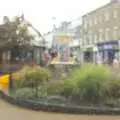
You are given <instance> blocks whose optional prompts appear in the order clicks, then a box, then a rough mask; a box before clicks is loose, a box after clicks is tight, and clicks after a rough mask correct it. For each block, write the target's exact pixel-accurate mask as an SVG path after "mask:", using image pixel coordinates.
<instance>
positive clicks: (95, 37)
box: [94, 34, 98, 43]
mask: <svg viewBox="0 0 120 120" xmlns="http://www.w3.org/2000/svg"><path fill="white" fill-rule="evenodd" d="M97 38H98V37H97V35H96V34H95V35H94V43H97V42H98V41H97Z"/></svg>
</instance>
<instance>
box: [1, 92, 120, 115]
mask: <svg viewBox="0 0 120 120" xmlns="http://www.w3.org/2000/svg"><path fill="white" fill-rule="evenodd" d="M0 97H1V99H2V100H5V101H6V102H8V103H10V104H12V105H16V106H18V107H22V108H26V109H31V110H36V111H45V112H56V113H70V114H89V115H93V114H96V115H120V108H112V107H94V106H91V107H90V106H74V105H65V104H53V103H52V104H51V103H45V102H42V101H40V102H36V101H33V100H20V99H16V98H14V97H12V96H9V95H7V94H6V93H4V92H2V91H1V92H0Z"/></svg>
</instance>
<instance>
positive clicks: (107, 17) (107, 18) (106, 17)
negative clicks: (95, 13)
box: [105, 12, 110, 21]
mask: <svg viewBox="0 0 120 120" xmlns="http://www.w3.org/2000/svg"><path fill="white" fill-rule="evenodd" d="M109 17H110V15H109V13H108V12H106V13H105V21H109Z"/></svg>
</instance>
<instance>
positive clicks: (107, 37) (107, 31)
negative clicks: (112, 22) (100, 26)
mask: <svg viewBox="0 0 120 120" xmlns="http://www.w3.org/2000/svg"><path fill="white" fill-rule="evenodd" d="M109 32H110V29H109V28H107V29H106V31H105V40H109Z"/></svg>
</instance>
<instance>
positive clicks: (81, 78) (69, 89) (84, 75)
mask: <svg viewBox="0 0 120 120" xmlns="http://www.w3.org/2000/svg"><path fill="white" fill-rule="evenodd" d="M110 76H112V74H111V72H110V69H109V68H108V67H106V66H102V65H100V66H99V65H98V66H97V65H93V64H85V65H83V66H82V67H81V68H77V69H76V70H74V71H73V72H72V75H71V76H70V77H69V78H68V79H67V80H65V82H64V85H65V87H64V89H63V92H64V94H67V95H68V96H69V95H72V94H73V92H74V93H75V91H76V90H77V91H76V92H77V94H78V92H79V95H80V100H82V101H88V102H99V101H100V100H101V99H103V98H104V96H105V95H106V94H107V89H106V87H105V85H104V83H105V81H107V80H108V79H109V78H110Z"/></svg>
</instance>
